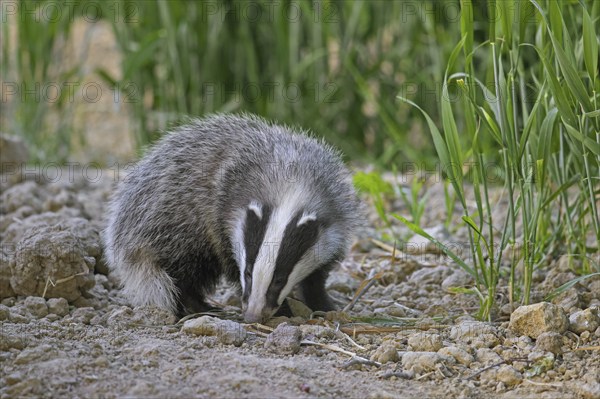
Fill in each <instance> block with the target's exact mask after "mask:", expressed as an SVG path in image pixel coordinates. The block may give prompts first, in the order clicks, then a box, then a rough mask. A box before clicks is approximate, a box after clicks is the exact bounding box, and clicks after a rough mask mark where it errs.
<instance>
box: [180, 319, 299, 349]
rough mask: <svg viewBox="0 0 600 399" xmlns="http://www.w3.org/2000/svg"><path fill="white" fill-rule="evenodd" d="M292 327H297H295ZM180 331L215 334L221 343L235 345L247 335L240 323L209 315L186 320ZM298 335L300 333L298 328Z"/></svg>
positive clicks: (205, 334) (203, 334) (195, 333)
mask: <svg viewBox="0 0 600 399" xmlns="http://www.w3.org/2000/svg"><path fill="white" fill-rule="evenodd" d="M284 324H285V323H284ZM294 328H296V329H297V327H294ZM275 330H277V329H275ZM181 331H182V332H184V333H187V334H192V335H202V336H215V337H217V338H218V339H219V341H220V342H221V343H223V344H225V345H235V346H240V345H242V343H243V342H244V341H245V340H246V337H247V332H246V329H245V328H244V327H243V326H242V325H241V324H239V323H236V322H234V321H232V320H221V319H218V318H216V317H211V316H202V317H199V318H197V319H191V320H187V321H186V322H185V323H183V327H182V328H181ZM273 332H275V331H273ZM298 335H300V330H299V329H298ZM267 340H268V339H267ZM298 345H299V344H298Z"/></svg>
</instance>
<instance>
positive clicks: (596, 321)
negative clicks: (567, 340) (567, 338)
mask: <svg viewBox="0 0 600 399" xmlns="http://www.w3.org/2000/svg"><path fill="white" fill-rule="evenodd" d="M599 325H600V317H598V313H597V312H596V311H595V309H592V308H588V309H585V310H581V311H579V312H575V313H573V314H572V315H571V316H569V330H570V331H573V332H574V333H575V334H581V333H583V332H584V331H589V332H594V331H595V330H596V329H597V328H598V326H599Z"/></svg>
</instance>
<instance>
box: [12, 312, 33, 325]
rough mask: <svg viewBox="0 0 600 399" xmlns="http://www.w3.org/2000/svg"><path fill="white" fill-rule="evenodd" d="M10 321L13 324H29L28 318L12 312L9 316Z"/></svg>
mask: <svg viewBox="0 0 600 399" xmlns="http://www.w3.org/2000/svg"><path fill="white" fill-rule="evenodd" d="M8 320H10V321H11V322H12V323H19V324H27V323H29V319H28V318H27V317H25V316H23V315H22V314H19V313H16V312H10V315H8Z"/></svg>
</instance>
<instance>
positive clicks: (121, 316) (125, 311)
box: [90, 306, 133, 327]
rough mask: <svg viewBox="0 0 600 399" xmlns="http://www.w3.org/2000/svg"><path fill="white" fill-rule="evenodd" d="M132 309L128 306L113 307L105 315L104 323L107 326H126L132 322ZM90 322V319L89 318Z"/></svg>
mask: <svg viewBox="0 0 600 399" xmlns="http://www.w3.org/2000/svg"><path fill="white" fill-rule="evenodd" d="M132 318H133V310H132V309H131V308H130V307H128V306H120V307H118V308H116V309H113V310H112V311H111V312H110V313H109V314H108V315H107V317H106V325H107V326H109V327H112V326H119V327H127V326H130V325H131V324H133V321H132ZM90 323H91V320H90Z"/></svg>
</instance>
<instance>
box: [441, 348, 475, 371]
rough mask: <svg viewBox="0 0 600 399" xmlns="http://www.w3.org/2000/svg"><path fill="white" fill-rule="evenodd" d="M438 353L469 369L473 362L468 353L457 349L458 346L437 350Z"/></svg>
mask: <svg viewBox="0 0 600 399" xmlns="http://www.w3.org/2000/svg"><path fill="white" fill-rule="evenodd" d="M438 353H439V354H441V355H445V356H452V357H453V358H454V359H455V360H456V361H457V362H458V363H460V364H462V365H463V366H466V367H469V365H470V364H471V363H473V361H474V360H475V359H474V358H473V356H472V355H471V354H469V352H467V351H466V350H464V349H462V348H459V347H458V346H447V347H445V348H441V349H440V350H438Z"/></svg>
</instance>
